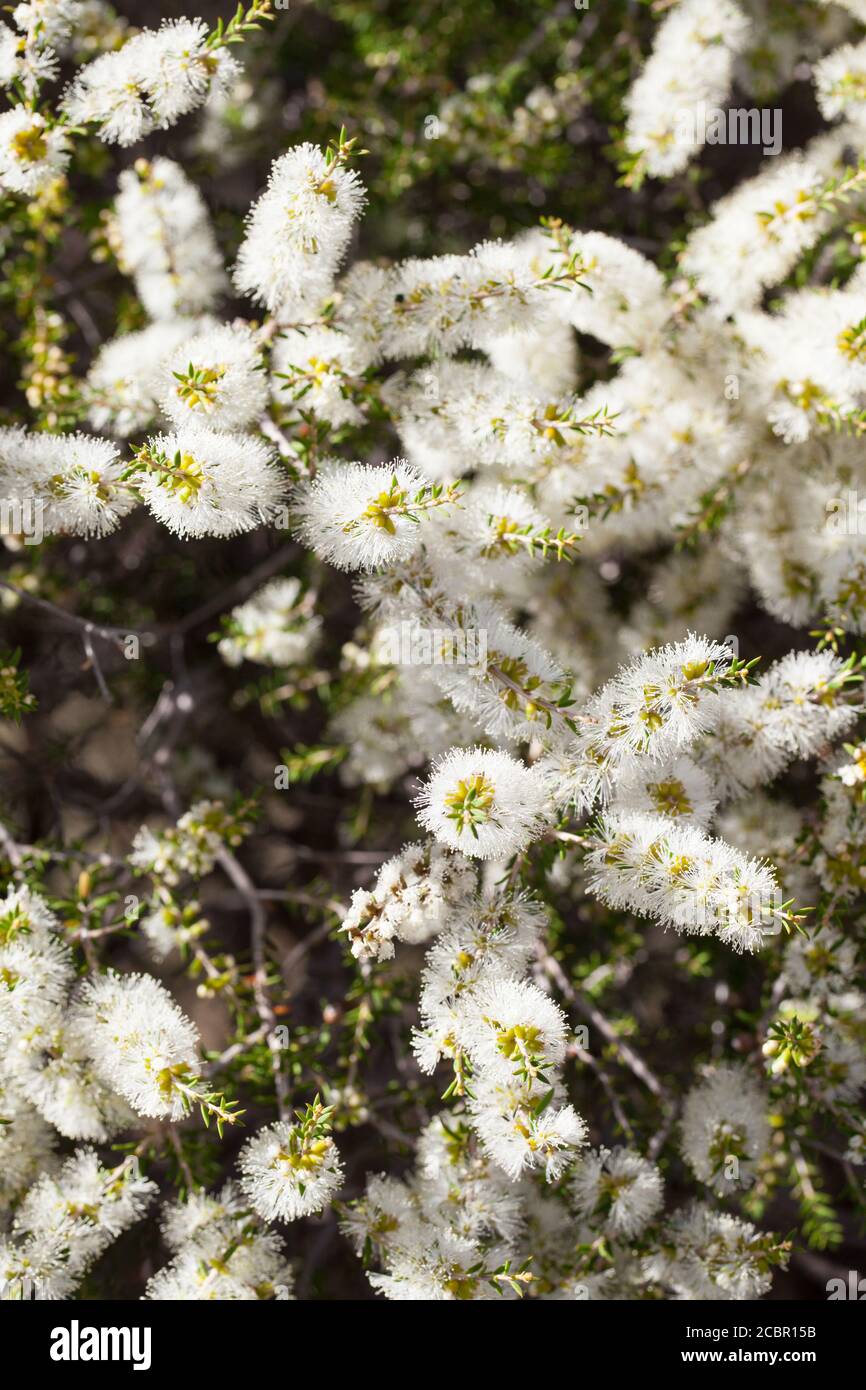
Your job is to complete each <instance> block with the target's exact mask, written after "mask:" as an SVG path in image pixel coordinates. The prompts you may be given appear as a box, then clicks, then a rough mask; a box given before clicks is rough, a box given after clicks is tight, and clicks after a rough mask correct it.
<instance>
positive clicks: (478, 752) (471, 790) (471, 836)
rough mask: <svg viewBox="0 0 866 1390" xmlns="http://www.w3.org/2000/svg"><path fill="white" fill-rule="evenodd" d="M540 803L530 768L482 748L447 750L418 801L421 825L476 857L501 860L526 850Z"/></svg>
mask: <svg viewBox="0 0 866 1390" xmlns="http://www.w3.org/2000/svg"><path fill="white" fill-rule="evenodd" d="M545 804H546V797H545V789H544V785H543V783H542V781H541V780H540V778H539V777H538V776H537V775H536V774H535V773H534V772H533V770H532V769H531V768H528V767H526V766H524V764H523V763H520V762H518V761H517V759H516V758H512V757H511V756H510V754H508V753H501V752H495V751H490V750H488V749H484V748H475V749H467V750H464V749H458V748H455V749H452V751H451V752H450V753H449V754H447V756H446V757H445V758H443V759H442V760H441V761H440V762H439V763H437V764H436V766H435V767H434V768H433V772H432V774H431V777H430V780H429V781H428V782H427V783H426V784H425V785H424V787H423V789H422V791H421V793H420V795H419V797H418V800H417V806H418V819H419V821H420V822H421V824H422V825H423V826H424V828H425V830H429V831H430V833H431V834H432V835H435V836H436V838H437V839H438V840H441V842H442V843H443V844H445V845H448V846H449V847H450V848H451V849H457V850H461V851H462V853H464V854H469V855H472V856H474V857H477V858H479V859H506V858H507V857H508V856H509V855H511V854H517V853H519V852H520V850H522V849H525V848H526V846H527V845H528V844H529V842H530V840H532V839H533V838H534V836H535V835H536V834H537V833H538V830H539V828H540V825H541V822H542V816H543V813H544V809H545Z"/></svg>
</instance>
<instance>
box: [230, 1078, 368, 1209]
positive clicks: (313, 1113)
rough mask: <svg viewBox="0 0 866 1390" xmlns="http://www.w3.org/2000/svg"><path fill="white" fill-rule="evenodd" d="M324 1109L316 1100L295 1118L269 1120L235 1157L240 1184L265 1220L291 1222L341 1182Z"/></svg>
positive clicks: (324, 1200)
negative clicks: (240, 1174)
mask: <svg viewBox="0 0 866 1390" xmlns="http://www.w3.org/2000/svg"><path fill="white" fill-rule="evenodd" d="M329 1117H330V1111H328V1110H326V1109H323V1107H322V1106H321V1105H320V1104H319V1103H318V1100H316V1101H315V1102H314V1103H313V1104H312V1105H310V1106H308V1107H307V1109H306V1111H305V1112H304V1111H299V1112H298V1117H297V1122H288V1121H280V1123H279V1124H275V1125H269V1126H268V1127H267V1128H266V1129H262V1130H260V1131H259V1133H258V1134H255V1135H254V1136H253V1137H252V1139H250V1140H248V1141H247V1143H246V1145H245V1146H244V1149H243V1151H242V1153H241V1156H240V1160H239V1163H240V1168H241V1173H242V1177H241V1186H242V1187H243V1190H244V1192H245V1193H246V1194H247V1196H248V1197H249V1199H250V1202H251V1203H252V1205H253V1206H254V1207H255V1209H256V1211H257V1212H258V1213H259V1215H260V1216H261V1217H263V1218H264V1220H265V1221H296V1220H297V1219H298V1217H301V1216H312V1215H314V1214H315V1213H316V1212H318V1211H321V1210H322V1208H323V1207H324V1206H325V1205H326V1204H327V1203H328V1202H330V1201H331V1199H332V1198H333V1197H334V1196H335V1194H336V1193H337V1192H338V1191H339V1189H340V1187H341V1186H342V1182H343V1168H342V1164H341V1162H340V1155H339V1152H338V1149H337V1146H336V1144H335V1143H334V1141H333V1139H332V1138H331V1137H330V1134H328V1132H327V1131H328V1120H329Z"/></svg>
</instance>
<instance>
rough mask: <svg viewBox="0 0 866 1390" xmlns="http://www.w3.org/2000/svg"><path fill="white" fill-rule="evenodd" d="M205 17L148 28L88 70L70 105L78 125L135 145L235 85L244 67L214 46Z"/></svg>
mask: <svg viewBox="0 0 866 1390" xmlns="http://www.w3.org/2000/svg"><path fill="white" fill-rule="evenodd" d="M208 37H209V35H208V26H207V25H206V24H205V22H204V21H203V20H201V19H194V20H187V19H179V20H166V21H165V22H164V23H163V25H162V28H160V29H157V30H152V29H143V30H142V31H141V32H140V33H138V34H135V35H134V36H133V37H132V38H130V39H127V41H126V43H124V44H123V46H122V48H120V49H119V50H118V51H117V52H116V53H105V54H103V55H102V57H100V58H97V59H96V60H95V61H94V62H92V63H88V64H87V66H86V67H84V68H82V69H81V70H80V71H79V73H78V75H77V76H76V78H75V80H74V81H73V83H72V85H71V86H70V88H69V90H68V92H67V93H66V97H65V101H64V106H65V110H66V114H67V116H68V118H69V120H70V121H71V122H72V123H73V124H76V125H85V124H94V125H95V126H96V127H97V130H98V133H99V136H100V138H101V139H102V140H104V141H106V142H107V143H108V144H117V145H134V144H135V143H136V141H138V140H141V139H142V138H143V137H144V136H145V135H148V134H150V132H151V131H152V130H164V129H166V128H167V127H168V126H172V125H174V123H175V122H176V121H177V120H179V119H180V117H181V116H184V115H186V113H187V112H189V111H194V110H195V108H196V107H197V106H201V104H202V102H203V101H204V100H205V98H206V97H207V95H208V93H209V92H210V91H211V90H212V89H213V88H217V89H219V88H226V87H228V86H230V85H231V83H232V82H233V81H234V80H235V78H236V77H237V75H238V72H239V66H238V64H237V62H236V61H235V59H234V58H233V57H232V55H231V54H230V53H229V52H228V50H227V49H226V48H224V47H215V46H214V45H211V44H209V43H208Z"/></svg>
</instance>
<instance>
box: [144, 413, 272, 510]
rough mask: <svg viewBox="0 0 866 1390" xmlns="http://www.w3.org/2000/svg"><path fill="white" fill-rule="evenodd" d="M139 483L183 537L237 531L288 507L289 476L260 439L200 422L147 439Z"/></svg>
mask: <svg viewBox="0 0 866 1390" xmlns="http://www.w3.org/2000/svg"><path fill="white" fill-rule="evenodd" d="M137 464H138V469H137V471H136V472H135V475H134V481H135V485H136V487H137V488H138V490H139V491H140V492H141V495H142V498H143V499H144V502H145V505H146V506H147V507H149V509H150V510H151V511H152V512H153V514H154V516H155V517H156V518H157V519H158V520H159V521H161V522H162V523H163V524H164V525H165V526H167V527H168V528H169V530H170V531H174V532H175V533H176V534H177V535H179V536H235V535H238V534H239V533H240V532H242V531H250V530H252V529H253V528H254V527H256V526H262V525H265V524H267V523H268V522H269V521H273V520H275V519H277V518H278V517H279V515H280V514H281V513H282V512H284V511H285V507H284V505H283V499H284V498H285V495H286V484H285V481H284V475H283V474H282V472H281V470H280V468H279V465H278V464H277V463H276V462H275V461H274V456H273V452H272V451H271V449H269V448H268V446H267V445H266V444H265V443H264V442H263V441H262V440H261V439H254V438H251V437H248V436H247V435H242V434H221V433H219V432H218V431H216V430H210V429H204V428H203V427H201V426H198V425H191V426H186V427H184V428H182V429H180V430H179V431H178V432H177V433H176V434H167V435H166V434H160V435H156V436H154V438H152V439H150V440H148V442H147V445H146V447H145V449H144V450H143V451H142V452H140V453H139V454H138V455H137Z"/></svg>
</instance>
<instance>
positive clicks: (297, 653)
mask: <svg viewBox="0 0 866 1390" xmlns="http://www.w3.org/2000/svg"><path fill="white" fill-rule="evenodd" d="M310 599H311V595H310V594H309V593H307V594H303V593H302V591H301V582H300V580H299V579H295V578H291V579H272V580H271V582H270V583H269V584H266V585H265V586H264V587H263V588H262V589H259V590H258V592H257V593H255V594H254V595H253V597H252V598H251V599H247V601H246V603H241V604H239V605H238V607H237V608H233V609H232V611H231V614H230V615H229V617H228V619H227V621H226V622H225V623H224V628H225V636H224V637H222V638H221V639H220V641H219V644H218V647H217V650H218V651H219V654H220V656H221V657H222V659H223V661H224V662H225V663H226V664H227V665H228V666H239V665H240V664H241V662H242V661H257V662H260V663H261V664H263V665H265V666H296V665H298V664H300V663H301V662H302V661H304V660H306V658H307V657H308V656H309V655H310V653H311V652H312V650H313V648H314V647H315V645H316V641H317V639H318V635H319V630H320V628H321V621H322V620H321V618H319V617H318V616H317V615H316V614H315V613H313V612H312V603H311V601H310Z"/></svg>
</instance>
